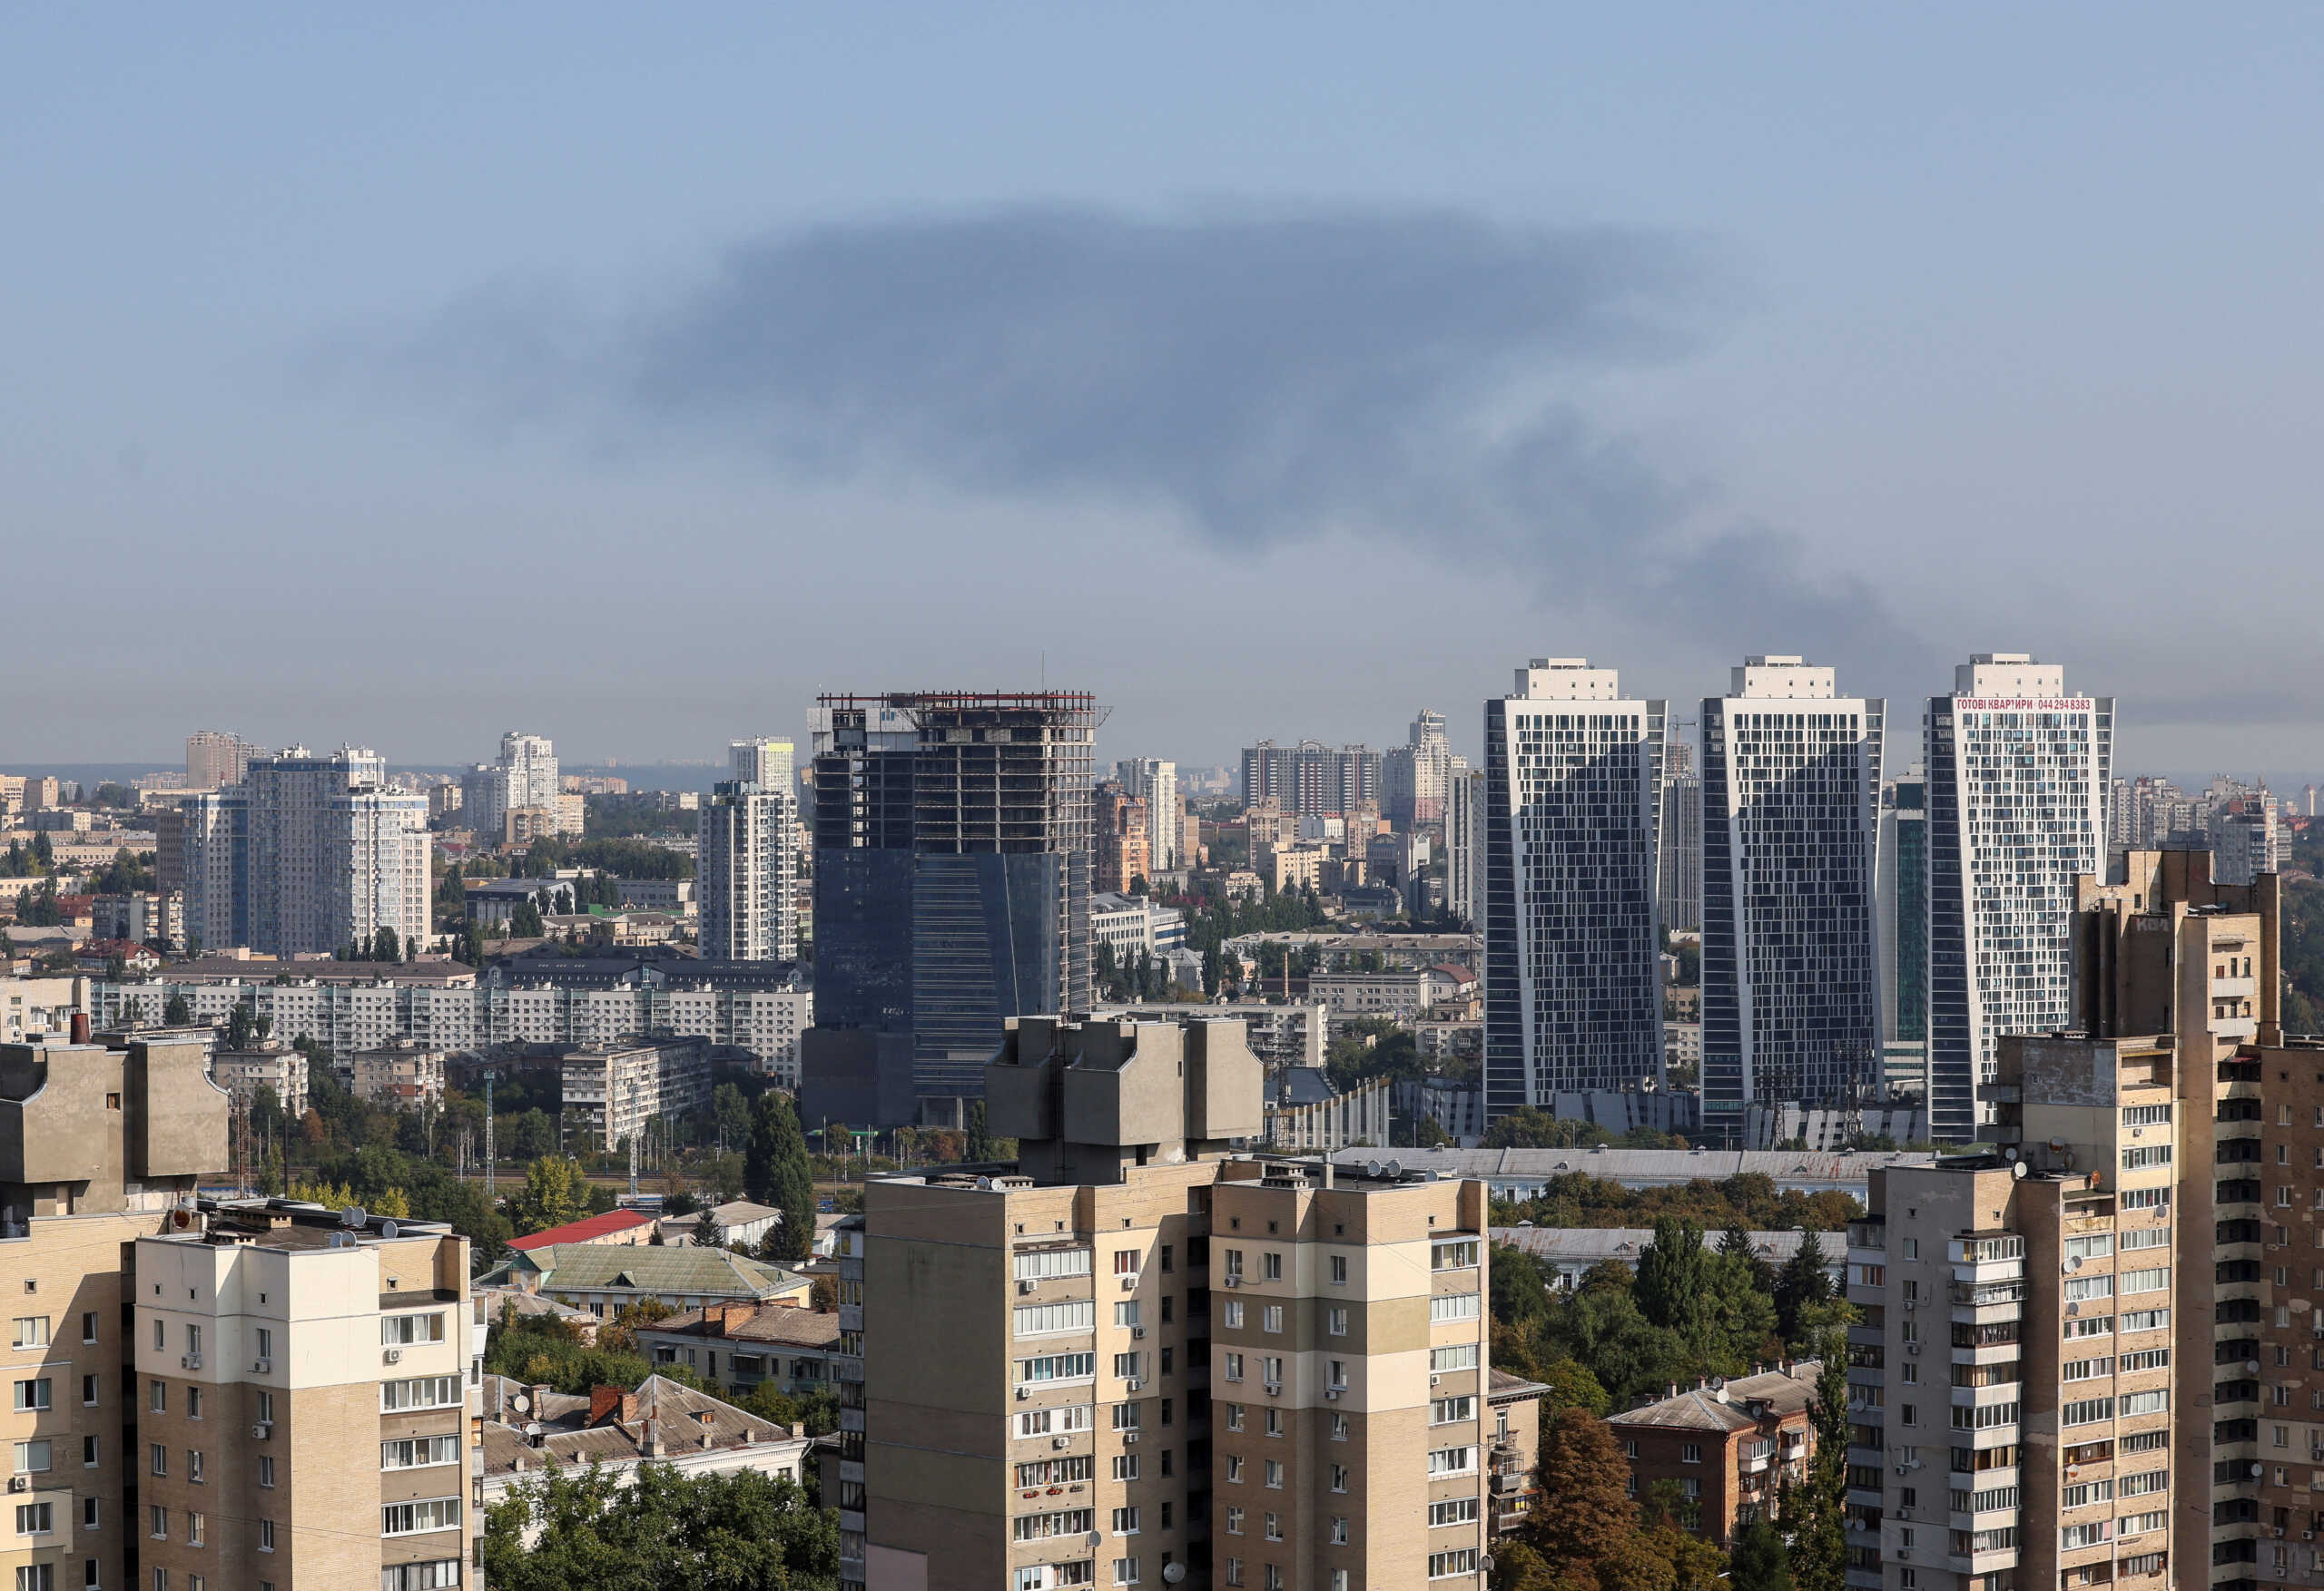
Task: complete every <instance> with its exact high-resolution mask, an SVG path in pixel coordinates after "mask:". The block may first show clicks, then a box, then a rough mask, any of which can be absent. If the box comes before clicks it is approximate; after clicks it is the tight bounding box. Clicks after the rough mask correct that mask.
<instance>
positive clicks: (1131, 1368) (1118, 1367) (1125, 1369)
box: [1114, 1352, 1146, 1380]
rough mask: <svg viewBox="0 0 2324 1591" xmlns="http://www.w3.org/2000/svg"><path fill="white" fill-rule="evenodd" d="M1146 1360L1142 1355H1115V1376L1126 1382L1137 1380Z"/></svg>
mask: <svg viewBox="0 0 2324 1591" xmlns="http://www.w3.org/2000/svg"><path fill="white" fill-rule="evenodd" d="M1145 1358H1146V1356H1145V1355H1144V1354H1142V1353H1135V1352H1133V1353H1117V1354H1116V1355H1114V1374H1115V1375H1117V1376H1118V1377H1120V1378H1122V1379H1123V1380H1137V1377H1138V1375H1139V1374H1140V1373H1141V1372H1140V1370H1139V1366H1140V1365H1141V1363H1142V1362H1143V1361H1144V1360H1145Z"/></svg>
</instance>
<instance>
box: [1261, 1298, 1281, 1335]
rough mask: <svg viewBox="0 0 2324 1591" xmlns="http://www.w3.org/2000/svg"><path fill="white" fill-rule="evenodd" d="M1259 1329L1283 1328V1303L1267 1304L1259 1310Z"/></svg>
mask: <svg viewBox="0 0 2324 1591" xmlns="http://www.w3.org/2000/svg"><path fill="white" fill-rule="evenodd" d="M1259 1330H1260V1331H1282V1330H1283V1306H1282V1305H1281V1304H1279V1303H1271V1304H1269V1305H1267V1306H1266V1308H1265V1309H1264V1310H1262V1311H1259Z"/></svg>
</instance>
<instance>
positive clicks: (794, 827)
mask: <svg viewBox="0 0 2324 1591" xmlns="http://www.w3.org/2000/svg"><path fill="white" fill-rule="evenodd" d="M729 753H730V755H731V756H732V757H733V759H734V778H733V779H731V780H724V781H720V782H719V783H718V784H717V785H715V786H714V787H713V789H712V791H711V795H710V799H709V800H705V801H704V802H703V804H702V819H701V823H700V827H699V829H698V830H697V838H696V843H695V847H694V858H695V868H694V871H695V879H694V899H696V900H697V901H698V902H699V903H700V910H701V914H702V954H703V956H704V958H705V959H708V960H714V961H789V960H791V959H793V958H795V957H796V956H797V955H798V954H799V912H798V903H797V899H796V897H795V895H794V894H793V890H794V889H795V886H796V881H797V880H796V874H797V872H798V862H799V850H798V839H797V836H798V829H799V802H798V798H797V796H796V794H795V793H794V792H793V789H792V757H793V751H792V744H791V742H790V741H778V740H769V739H766V738H763V737H762V738H759V739H756V740H748V741H734V743H733V745H732V746H731V747H730V748H729Z"/></svg>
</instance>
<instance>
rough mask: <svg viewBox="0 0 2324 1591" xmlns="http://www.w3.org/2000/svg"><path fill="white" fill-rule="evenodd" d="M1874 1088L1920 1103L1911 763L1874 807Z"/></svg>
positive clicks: (1921, 925)
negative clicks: (1878, 1054)
mask: <svg viewBox="0 0 2324 1591" xmlns="http://www.w3.org/2000/svg"><path fill="white" fill-rule="evenodd" d="M1879 935H1880V1032H1881V1047H1882V1053H1883V1056H1884V1059H1883V1062H1882V1066H1881V1083H1882V1086H1883V1088H1884V1090H1885V1091H1886V1094H1887V1095H1888V1097H1890V1098H1892V1099H1895V1098H1900V1097H1902V1096H1904V1095H1912V1096H1914V1097H1916V1098H1919V1099H1923V1100H1925V1099H1926V1098H1927V1097H1928V780H1927V777H1926V776H1925V774H1924V773H1923V772H1922V771H1921V765H1920V764H1919V763H1917V762H1915V763H1914V764H1913V765H1912V767H1911V768H1910V769H1909V770H1908V771H1906V772H1905V776H1904V777H1903V778H1902V779H1899V780H1896V781H1893V782H1892V783H1891V784H1890V785H1889V787H1888V789H1887V791H1886V796H1885V798H1884V800H1882V802H1881V807H1880V928H1879Z"/></svg>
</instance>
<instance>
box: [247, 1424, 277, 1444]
mask: <svg viewBox="0 0 2324 1591" xmlns="http://www.w3.org/2000/svg"><path fill="white" fill-rule="evenodd" d="M273 1434H274V1428H273V1427H272V1426H271V1425H269V1424H267V1423H266V1421H264V1420H262V1419H261V1420H260V1421H259V1422H258V1423H257V1424H256V1425H254V1426H252V1427H251V1440H252V1441H254V1442H262V1441H264V1440H266V1439H267V1438H269V1437H271V1436H272V1435H273Z"/></svg>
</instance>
